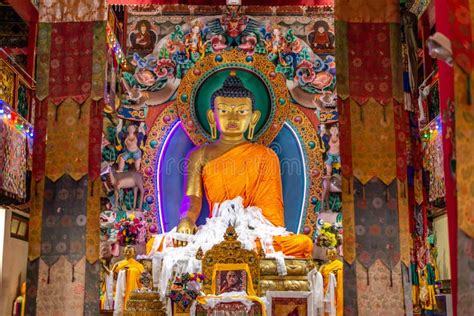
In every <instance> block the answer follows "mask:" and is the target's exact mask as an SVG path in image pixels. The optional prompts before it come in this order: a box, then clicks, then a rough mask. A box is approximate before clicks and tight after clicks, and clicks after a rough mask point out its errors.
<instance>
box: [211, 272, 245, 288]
mask: <svg viewBox="0 0 474 316" xmlns="http://www.w3.org/2000/svg"><path fill="white" fill-rule="evenodd" d="M216 277H217V280H216V283H217V294H222V293H229V292H247V272H246V271H245V270H227V271H226V270H223V271H219V272H217V275H216Z"/></svg>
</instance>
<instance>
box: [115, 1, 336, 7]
mask: <svg viewBox="0 0 474 316" xmlns="http://www.w3.org/2000/svg"><path fill="white" fill-rule="evenodd" d="M107 3H108V4H111V5H114V4H115V5H150V4H162V5H170V4H185V5H225V4H226V0H108V1H107ZM333 4H334V0H266V1H265V0H242V5H244V6H245V5H259V6H264V5H268V6H332V5H333Z"/></svg>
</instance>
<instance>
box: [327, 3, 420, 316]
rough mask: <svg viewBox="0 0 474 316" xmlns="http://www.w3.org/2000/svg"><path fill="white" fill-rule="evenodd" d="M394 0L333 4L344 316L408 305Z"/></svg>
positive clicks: (403, 123)
mask: <svg viewBox="0 0 474 316" xmlns="http://www.w3.org/2000/svg"><path fill="white" fill-rule="evenodd" d="M399 5H400V4H399V1H394V0H386V1H380V0H370V1H365V0H357V1H353V0H351V1H348V0H337V1H336V7H335V13H336V41H337V43H336V61H337V92H338V96H339V100H338V107H339V115H340V125H341V127H340V134H341V142H342V144H341V160H342V171H343V176H344V181H343V196H342V198H343V225H344V291H345V292H344V313H345V315H382V314H383V315H403V314H404V313H405V306H408V307H409V306H411V289H410V283H409V282H408V266H409V263H410V254H409V222H408V219H409V216H408V201H407V189H406V132H407V116H406V112H405V111H404V110H403V90H402V70H403V64H402V60H401V40H400V8H399ZM406 313H407V315H409V314H411V312H410V309H408V308H407V310H406Z"/></svg>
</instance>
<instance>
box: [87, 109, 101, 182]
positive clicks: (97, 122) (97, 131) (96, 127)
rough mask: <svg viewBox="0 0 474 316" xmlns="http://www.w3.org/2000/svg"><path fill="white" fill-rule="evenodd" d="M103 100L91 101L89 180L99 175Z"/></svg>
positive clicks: (93, 179)
mask: <svg viewBox="0 0 474 316" xmlns="http://www.w3.org/2000/svg"><path fill="white" fill-rule="evenodd" d="M103 108H104V101H103V100H99V101H91V109H90V118H89V124H90V125H89V159H88V170H89V173H88V174H89V181H91V182H93V181H95V180H96V179H97V178H98V177H99V175H100V165H101V160H102V154H101V147H102V124H103Z"/></svg>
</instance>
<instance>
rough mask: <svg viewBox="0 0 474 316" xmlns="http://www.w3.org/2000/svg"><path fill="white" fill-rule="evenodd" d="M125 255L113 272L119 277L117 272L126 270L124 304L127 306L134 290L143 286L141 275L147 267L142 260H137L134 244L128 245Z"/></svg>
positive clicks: (124, 251)
mask: <svg viewBox="0 0 474 316" xmlns="http://www.w3.org/2000/svg"><path fill="white" fill-rule="evenodd" d="M123 255H124V257H125V259H123V260H121V261H119V262H117V263H115V264H114V266H113V267H112V272H113V273H114V277H115V278H117V274H118V273H119V272H120V271H121V270H126V279H125V280H126V281H125V297H124V306H125V307H126V306H127V301H128V299H129V298H130V294H131V293H132V291H133V290H135V289H137V288H140V287H142V285H141V283H140V276H141V274H142V272H143V271H144V270H145V268H144V267H143V265H142V264H141V263H140V262H138V261H137V260H135V258H136V257H137V252H136V250H135V248H133V247H132V246H130V245H129V246H126V247H125V248H124V250H123ZM115 304H117V303H115Z"/></svg>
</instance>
